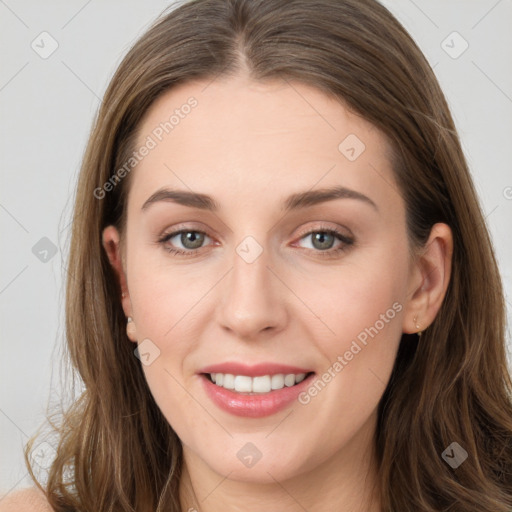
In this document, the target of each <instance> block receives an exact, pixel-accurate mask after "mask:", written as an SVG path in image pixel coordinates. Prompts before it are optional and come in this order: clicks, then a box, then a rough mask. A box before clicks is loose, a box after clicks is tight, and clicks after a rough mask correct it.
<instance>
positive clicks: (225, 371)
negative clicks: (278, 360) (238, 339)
mask: <svg viewBox="0 0 512 512" xmlns="http://www.w3.org/2000/svg"><path fill="white" fill-rule="evenodd" d="M198 374H199V375H200V376H201V380H202V383H203V387H204V390H205V392H206V394H207V396H208V397H209V398H210V399H211V400H212V402H213V403H214V404H215V405H216V406H218V407H220V408H221V409H222V410H224V411H227V412H229V413H231V414H234V415H236V416H243V417H251V418H259V417H264V416H269V415H272V414H275V413H277V412H278V411H280V410H282V409H284V408H286V407H288V406H290V405H291V404H292V403H293V401H294V400H295V399H296V398H297V396H298V395H299V393H300V392H301V391H302V390H303V389H305V388H306V387H307V386H309V385H310V382H311V380H312V378H313V376H314V372H313V371H311V370H309V369H307V368H301V367H297V366H289V365H283V364H275V363H260V364H257V365H251V366H249V365H246V364H242V363H235V362H227V363H221V364H216V365H210V366H207V367H205V368H202V369H201V370H200V371H199V372H198Z"/></svg>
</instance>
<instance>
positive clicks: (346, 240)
mask: <svg viewBox="0 0 512 512" xmlns="http://www.w3.org/2000/svg"><path fill="white" fill-rule="evenodd" d="M182 233H200V234H202V235H206V236H208V234H207V233H205V232H204V231H200V230H196V229H180V230H178V231H172V232H171V233H166V234H164V235H163V236H162V238H160V239H159V240H158V243H159V244H162V245H163V246H164V248H165V250H166V251H167V252H169V253H171V254H175V255H176V256H184V257H188V256H194V255H195V254H196V253H197V252H199V251H200V250H201V249H203V248H204V247H200V248H198V249H189V250H186V251H184V250H182V249H174V248H172V247H168V246H166V245H165V244H166V243H167V242H168V241H169V240H170V239H171V238H174V237H175V236H176V235H180V234H182ZM315 233H323V234H328V235H334V236H335V237H336V238H337V239H338V240H339V241H340V242H343V243H342V245H341V246H340V247H338V248H336V249H327V250H325V251H321V250H315V249H307V250H309V251H313V252H315V253H318V255H319V256H320V257H322V258H332V257H335V256H337V255H338V254H340V253H342V252H344V251H347V250H348V249H349V248H350V247H351V246H352V245H353V244H354V240H353V239H352V238H350V237H348V236H346V235H345V234H343V233H341V232H340V231H338V230H336V229H333V228H324V227H322V226H320V227H319V228H317V229H314V230H310V231H308V232H306V233H303V234H302V235H301V236H300V238H299V240H302V239H303V238H305V237H307V236H309V235H312V234H315ZM210 238H211V237H210Z"/></svg>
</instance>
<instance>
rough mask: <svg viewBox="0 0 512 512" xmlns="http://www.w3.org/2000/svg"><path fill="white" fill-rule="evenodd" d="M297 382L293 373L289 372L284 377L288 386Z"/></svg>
mask: <svg viewBox="0 0 512 512" xmlns="http://www.w3.org/2000/svg"><path fill="white" fill-rule="evenodd" d="M294 384H295V375H293V373H289V374H288V375H287V376H286V377H285V378H284V385H285V386H286V387H288V388H289V387H291V386H293V385H294Z"/></svg>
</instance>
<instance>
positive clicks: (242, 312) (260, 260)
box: [220, 235, 285, 337]
mask: <svg viewBox="0 0 512 512" xmlns="http://www.w3.org/2000/svg"><path fill="white" fill-rule="evenodd" d="M258 238H259V240H261V243H260V241H258V240H257V239H256V236H252V235H248V236H245V237H244V238H243V239H242V241H241V242H240V243H239V244H238V245H237V246H236V247H235V253H234V255H233V259H232V270H231V272H230V273H229V275H228V276H226V277H227V280H226V285H225V287H224V288H223V297H222V298H221V301H220V321H221V323H222V324H223V326H224V327H226V328H229V329H230V330H232V331H234V332H236V333H237V334H238V335H239V336H244V337H251V336H253V335H255V334H257V332H259V331H260V330H263V329H267V328H269V327H274V328H275V327H278V326H279V325H280V324H281V323H282V321H283V319H284V316H285V315H284V309H283V308H284V302H283V297H282V290H279V285H280V283H279V282H278V280H277V279H276V278H275V276H274V274H273V272H272V270H270V268H269V267H271V266H272V258H271V252H270V248H269V247H268V244H267V241H266V239H264V237H263V235H258Z"/></svg>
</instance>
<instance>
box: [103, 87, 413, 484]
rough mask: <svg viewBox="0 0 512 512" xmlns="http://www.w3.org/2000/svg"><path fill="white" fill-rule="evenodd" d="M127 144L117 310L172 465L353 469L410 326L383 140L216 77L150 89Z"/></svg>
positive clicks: (330, 105)
mask: <svg viewBox="0 0 512 512" xmlns="http://www.w3.org/2000/svg"><path fill="white" fill-rule="evenodd" d="M191 97H193V98H194V99H193V100H190V99H189V98H191ZM187 105H188V107H187ZM173 115H174V118H171V116H173ZM170 119H171V120H170ZM166 123H167V124H166ZM143 146H145V147H146V148H147V150H141V148H142V147H143ZM136 149H137V151H138V155H139V157H140V162H139V163H138V164H137V166H136V168H135V169H134V170H133V171H131V172H132V175H131V177H130V179H131V180H132V181H131V184H130V192H129V197H128V214H127V215H128V217H127V229H126V233H125V235H126V238H125V239H124V244H125V245H124V246H123V253H122V255H123V265H124V267H123V268H124V275H125V276H126V292H127V295H126V297H125V298H124V299H123V307H124V310H125V312H126V314H127V316H128V315H129V316H131V317H132V318H133V322H134V324H133V326H134V330H133V332H134V335H132V339H133V340H137V341H138V343H140V346H139V351H140V357H141V360H142V364H143V370H144V372H145V375H146V378H147V382H148V384H149V387H150V389H151V392H152V394H153V396H154V398H155V400H156V402H157V404H158V406H159V407H160V409H161V411H162V413H163V414H164V415H165V417H166V418H167V420H168V421H169V423H170V425H171V426H172V427H173V429H174V430H175V431H176V433H177V434H178V436H179V437H180V439H181V441H182V443H183V446H184V450H185V457H186V460H188V462H189V464H196V465H198V466H199V465H202V466H203V467H204V468H208V469H209V470H212V471H214V472H216V473H218V474H220V475H224V476H226V475H228V474H229V475H230V478H232V479H238V480H246V481H249V480H250V481H254V482H261V483H263V482H272V481H275V480H277V481H282V480H285V479H287V478H290V477H292V476H294V475H299V474H301V473H304V472H306V471H311V470H312V469H314V468H315V467H318V466H319V465H321V464H323V463H325V464H329V463H330V462H334V461H338V462H340V461H345V463H346V461H347V460H356V459H358V458H360V457H361V453H362V451H364V449H365V448H366V447H368V446H369V444H370V442H371V436H372V435H373V432H374V430H375V422H376V410H377V406H378V403H379V400H380V398H381V396H382V394H383V392H384V389H385V387H386V385H387V382H388V379H389V377H390V374H391V371H392V368H393V363H394V360H395V356H396V352H397V348H398V345H399V341H400V337H401V334H402V332H404V331H405V332H413V331H415V330H417V329H414V326H415V323H416V322H414V321H413V318H412V314H410V302H411V300H412V297H413V292H414V290H415V289H416V288H417V287H418V285H419V284H420V277H419V272H418V271H417V268H416V266H415V265H414V264H413V263H412V260H411V258H410V253H409V245H408V239H407V233H406V219H405V209H404V202H403V200H402V198H401V196H400V194H399V192H398V188H397V185H396V184H395V180H394V177H393V173H392V169H391V167H390V162H389V160H388V153H387V145H386V142H385V139H384V137H383V135H382V134H381V133H380V132H379V131H378V130H377V129H376V128H375V127H374V126H372V125H371V124H369V123H368V122H367V121H365V120H363V119H361V118H360V117H358V116H356V115H353V114H351V113H349V112H348V111H347V110H346V109H345V108H344V107H343V106H342V104H341V103H339V102H336V101H334V100H332V99H329V98H328V97H327V96H326V95H324V94H323V93H322V92H320V91H318V90H316V89H314V88H311V87H308V86H306V85H303V84H299V83H289V82H285V81H283V82H277V81H276V82H273V83H266V84H264V85H263V84H261V83H255V82H253V81H250V80H249V79H246V78H241V77H237V78H229V79H219V78H217V79H215V80H214V81H213V82H211V81H204V82H196V83H187V84H183V85H180V86H179V87H177V88H175V89H172V90H171V91H169V92H167V93H166V94H164V95H163V96H162V97H161V98H160V99H159V100H158V101H157V102H156V103H155V104H154V105H153V106H152V108H151V109H150V110H149V111H148V112H147V114H146V116H145V117H144V119H143V121H142V123H141V125H140V132H139V137H138V143H137V145H136ZM144 155H145V156H144ZM335 189H337V191H336V192H335ZM173 194H175V195H174V196H173ZM199 195H200V196H199ZM203 196H209V198H208V199H205V197H203ZM173 197H174V199H173ZM331 230H332V232H331ZM179 231H183V234H179V233H178V232H179ZM104 237H105V238H104V240H105V244H106V246H107V245H108V243H109V241H110V242H112V241H114V242H115V241H116V231H115V228H112V227H109V228H107V230H106V231H105V233H104ZM174 250H176V251H181V252H182V253H174V252H172V251H174ZM123 283H124V281H123ZM123 286H125V285H124V284H123ZM210 374H216V375H214V376H213V377H212V376H211V375H210ZM226 375H227V376H226ZM212 378H213V379H216V380H218V383H214V382H212V381H211V379H212ZM221 379H222V381H221ZM296 382H297V384H295V383H296ZM221 384H222V385H221ZM233 386H235V389H234V390H233V389H232V388H233ZM283 386H284V387H283ZM230 388H231V389H230ZM274 388H275V389H274ZM249 390H252V391H249ZM274 479H275V480H274Z"/></svg>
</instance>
